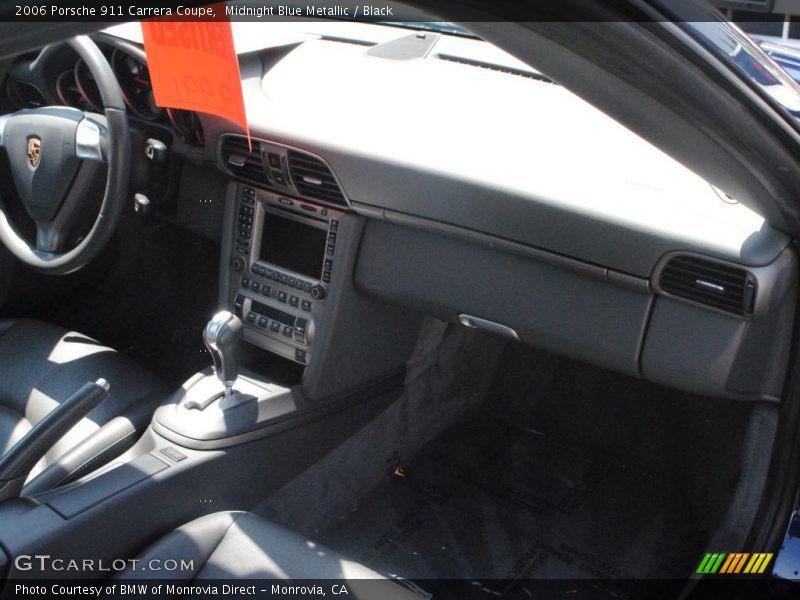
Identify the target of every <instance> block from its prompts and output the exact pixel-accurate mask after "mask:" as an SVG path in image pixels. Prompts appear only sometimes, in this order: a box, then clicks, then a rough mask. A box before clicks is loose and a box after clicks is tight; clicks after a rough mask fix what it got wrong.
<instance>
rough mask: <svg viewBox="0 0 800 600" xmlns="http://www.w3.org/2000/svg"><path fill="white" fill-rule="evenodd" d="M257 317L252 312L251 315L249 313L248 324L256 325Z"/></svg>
mask: <svg viewBox="0 0 800 600" xmlns="http://www.w3.org/2000/svg"><path fill="white" fill-rule="evenodd" d="M257 316H258V315H257V314H256V313H254V312H253V311H252V310H251V311H250V312H249V313H247V322H248V323H255V322H256V317H257Z"/></svg>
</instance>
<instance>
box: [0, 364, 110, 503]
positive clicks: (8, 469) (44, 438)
mask: <svg viewBox="0 0 800 600" xmlns="http://www.w3.org/2000/svg"><path fill="white" fill-rule="evenodd" d="M110 387H111V386H110V385H109V383H108V382H107V381H106V380H105V379H98V380H97V381H96V382H94V383H92V382H88V383H86V384H85V385H84V386H83V387H81V388H80V389H79V390H78V391H77V392H75V393H74V394H72V396H70V397H69V398H67V399H66V400H65V401H64V402H62V403H61V404H59V405H58V407H56V408H55V409H54V410H53V411H51V412H50V413H49V414H48V415H47V416H46V417H45V418H44V419H42V420H41V421H39V422H38V423H37V424H36V425H35V426H34V427H33V428H32V429H31V430H30V431H29V432H28V433H27V434H25V436H24V437H23V438H22V439H21V440H20V441H18V442H17V443H16V444H14V446H12V447H11V449H10V450H9V451H8V452H6V453H5V454H4V455H3V456H2V457H0V502H3V501H5V500H9V499H11V498H17V497H19V495H20V492H21V491H22V487H23V486H24V485H25V480H26V479H27V478H28V475H29V474H30V472H31V470H32V469H33V467H34V466H36V463H38V462H39V460H41V458H42V457H43V456H44V455H45V454H47V452H48V451H49V450H50V448H52V447H53V444H55V443H56V442H57V441H58V440H59V439H61V437H62V436H63V435H64V434H65V433H66V432H67V431H69V430H70V429H72V427H73V426H74V425H75V424H76V423H77V422H78V421H80V420H81V419H83V417H85V416H86V415H87V414H89V412H91V410H92V409H93V408H95V407H96V406H97V405H99V404H100V403H101V402H102V401H103V400H105V399H106V398H108V390H109V389H110Z"/></svg>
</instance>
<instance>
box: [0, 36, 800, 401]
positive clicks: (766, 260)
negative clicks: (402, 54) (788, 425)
mask: <svg viewBox="0 0 800 600" xmlns="http://www.w3.org/2000/svg"><path fill="white" fill-rule="evenodd" d="M320 27H322V26H320ZM365 27H368V26H365ZM370 31H372V30H370ZM381 35H391V36H393V37H394V38H396V37H397V35H398V34H397V31H392V32H390V33H388V34H387V33H385V32H384V33H382V34H381ZM378 37H380V36H378ZM97 40H98V42H99V43H100V45H101V47H102V48H103V50H104V52H106V54H107V57H108V58H109V61H110V63H111V64H112V67H113V69H114V72H115V73H116V75H117V77H118V79H119V82H120V86H121V87H122V89H123V91H124V94H125V100H126V102H127V104H128V108H129V112H130V115H131V120H132V121H133V122H134V124H135V125H137V126H138V125H142V126H156V127H158V128H161V130H163V131H167V132H169V133H170V134H172V135H174V136H175V137H176V139H177V140H179V141H180V143H176V144H174V145H173V148H172V151H173V153H174V154H175V155H177V156H178V157H179V158H182V159H186V160H187V161H191V162H193V163H194V164H195V165H196V168H195V171H193V173H196V174H197V175H198V177H197V180H198V181H200V180H201V178H200V172H201V171H203V170H206V169H208V167H211V166H213V167H214V170H215V173H216V174H217V176H219V177H222V178H223V179H224V181H225V182H226V185H223V186H222V187H221V190H222V191H220V192H219V195H220V196H221V197H220V198H219V200H220V203H221V204H223V205H224V214H221V213H220V214H219V217H220V218H222V221H223V223H222V227H221V235H220V239H221V244H222V249H221V265H222V267H221V272H220V304H221V305H223V306H226V307H228V308H230V309H232V310H235V311H236V312H237V314H239V315H240V316H241V317H242V319H243V320H244V321H245V323H246V331H247V334H246V339H248V340H249V341H250V342H252V343H254V344H256V345H258V346H261V347H264V348H267V349H269V350H271V351H273V352H275V353H278V354H280V355H282V356H284V357H285V358H288V359H290V360H293V361H295V362H298V363H301V364H303V365H306V369H307V371H309V372H312V373H314V375H313V376H314V377H315V378H316V379H317V380H318V381H323V380H324V381H329V379H330V378H328V379H326V378H325V377H324V376H323V375H322V373H323V371H325V370H327V369H334V370H335V371H336V374H335V376H337V377H338V376H341V377H343V378H344V377H345V376H344V375H343V373H346V372H347V370H348V367H347V366H345V364H346V363H347V361H348V360H350V367H349V368H352V370H353V372H354V373H357V374H356V375H353V377H356V378H357V377H361V378H363V377H365V376H366V375H365V373H367V372H369V371H370V368H369V367H368V366H367V365H369V364H371V363H370V361H374V362H375V363H376V366H375V368H374V369H373V371H377V370H378V369H379V365H378V364H377V363H379V362H380V354H381V352H377V353H376V352H374V351H372V350H370V348H374V347H379V348H381V351H382V352H387V353H390V352H391V350H390V347H391V345H392V336H395V337H398V334H397V331H399V330H398V329H392V327H387V326H386V316H385V315H384V314H383V313H382V312H381V310H377V309H374V305H373V304H370V302H373V303H375V302H377V303H378V305H380V306H393V307H397V308H398V309H400V310H402V311H412V312H413V313H415V314H417V315H420V314H425V315H432V316H435V317H438V318H441V319H444V320H447V321H451V322H460V323H462V324H466V325H467V326H475V327H484V328H487V327H488V328H490V329H491V330H493V331H495V332H501V333H503V334H507V335H510V336H511V337H514V338H515V339H518V340H520V341H522V342H524V343H528V344H531V345H534V346H538V347H541V348H543V349H546V350H549V351H552V352H556V353H560V354H565V355H568V356H571V357H575V358H578V359H580V360H584V361H587V362H591V363H595V364H599V365H601V366H603V367H606V368H609V369H613V370H616V371H620V372H624V373H627V374H630V375H633V376H637V377H644V378H647V379H649V380H652V381H656V382H659V383H663V384H665V385H669V386H672V387H676V388H680V389H683V390H686V391H689V392H693V393H701V394H707V395H712V396H726V397H734V398H740V399H754V398H757V399H766V400H777V399H779V398H780V395H781V390H782V386H783V379H784V374H785V371H786V365H787V361H788V355H789V343H790V333H791V324H792V322H793V318H794V315H793V311H794V306H795V302H796V299H797V259H796V254H795V251H794V249H793V247H792V246H791V245H790V243H789V238H788V236H786V235H785V234H784V233H782V232H781V231H779V230H777V229H775V228H773V227H771V226H770V225H769V224H768V223H766V222H765V220H764V219H763V218H762V217H760V216H759V215H758V214H756V213H754V212H753V211H751V210H750V209H748V208H747V207H745V206H742V205H740V204H738V203H737V202H736V201H735V199H732V198H730V197H728V196H726V194H725V193H724V192H723V191H721V190H718V189H716V188H714V187H713V186H711V185H710V184H708V183H707V182H706V181H704V180H702V179H701V178H699V177H697V176H696V175H695V174H693V173H692V172H691V171H689V170H688V169H686V168H685V167H683V166H682V165H680V164H678V163H677V162H675V161H674V160H672V159H671V158H669V157H668V156H666V155H665V154H663V153H661V152H660V151H659V150H658V149H656V148H654V147H652V146H650V145H649V144H647V143H646V142H644V141H643V140H641V139H640V138H638V137H637V136H635V135H634V134H632V133H631V132H630V131H628V130H626V129H625V128H624V127H622V126H620V125H618V124H617V123H616V122H614V121H612V120H611V119H610V118H608V117H606V116H605V115H603V114H602V113H601V112H599V111H597V110H596V109H594V108H593V107H591V106H590V105H588V104H586V103H585V102H583V101H581V100H579V99H578V98H576V97H575V96H573V95H572V94H571V93H570V92H568V91H566V90H564V89H563V88H561V87H560V86H558V85H556V84H554V83H553V82H551V81H549V80H546V78H543V77H541V76H540V75H537V74H535V73H532V72H529V71H526V70H525V69H524V68H521V67H520V66H519V65H515V64H514V65H512V66H507V65H508V64H509V63H508V58H507V57H504V56H502V55H499V54H497V53H494V54H493V52H494V51H493V50H492V49H491V48H490V47H488V45H487V44H485V43H484V42H481V41H480V40H453V39H449V38H448V37H447V36H442V37H441V38H440V39H438V40H437V41H436V42H435V44H434V46H433V47H434V50H433V51H432V52H431V53H430V54H428V55H426V56H425V57H420V58H417V59H415V60H412V61H402V60H389V59H386V58H381V57H379V55H378V54H370V52H369V50H370V48H373V47H375V46H378V45H380V43H381V41H380V39H375V40H372V41H369V42H367V41H365V40H359V41H357V42H354V41H352V40H350V39H340V38H335V39H334V37H332V36H328V37H326V36H324V35H312V36H310V37H307V38H306V39H305V40H303V41H296V40H295V41H292V42H289V43H286V44H283V45H280V46H278V47H273V48H266V49H258V47H256V49H254V50H251V51H249V52H245V53H242V54H240V57H239V62H240V71H241V75H242V88H243V94H244V100H245V106H246V109H247V114H248V120H249V125H250V134H251V136H252V138H253V144H252V145H250V144H249V143H248V142H247V139H246V138H245V137H243V136H241V135H240V134H238V133H234V132H236V127H235V126H234V125H233V124H231V123H229V122H227V121H225V120H223V119H219V118H217V117H214V116H211V115H207V114H195V113H189V112H186V111H176V110H169V109H161V108H159V107H158V106H156V104H155V102H154V99H153V92H152V88H151V87H150V83H149V75H148V71H147V65H146V60H145V56H144V52H143V51H142V49H141V46H140V45H139V44H137V43H136V41H135V40H132V39H123V38H120V37H114V36H111V35H108V34H102V35H100V36H98V38H97ZM62 50H63V48H62ZM476 56H479V57H480V60H477V59H476V58H474V57H476ZM487 64H488V65H493V66H490V67H489V68H487ZM444 82H446V84H445V83H444ZM31 89H34V90H35V92H38V93H39V94H40V96H41V98H36V93H35V92H32V91H31ZM321 89H322V90H326V93H325V94H321V93H319V90H321ZM420 89H425V90H427V91H426V93H424V94H420V93H419V90H420ZM6 93H7V96H8V98H7V100H8V101H9V102H10V103H11V105H12V106H11V108H16V107H19V106H35V105H36V102H48V103H49V102H55V103H66V104H69V105H71V106H76V107H78V108H81V109H82V110H96V109H98V108H99V106H98V102H99V99H98V97H97V92H96V88H95V87H94V85H93V81H92V80H91V77H90V76H89V75H88V74H87V72H86V70H85V67H83V66H82V64H81V62H80V61H79V60H77V57H75V56H70V55H69V53H68V52H66V51H61V50H58V49H56V48H54V47H51V48H50V49H48V50H46V51H45V52H42V53H41V54H38V55H31V56H26V57H21V58H20V59H18V60H17V61H16V62H15V63H14V64H13V65H11V67H10V68H9V70H8V75H7V78H6ZM487 106H490V107H495V110H491V111H487V110H486V107H487ZM531 107H535V110H531ZM387 115H388V118H385V117H386V116H387ZM382 116H383V117H384V118H381V117H382ZM354 123H356V124H358V126H357V127H354V126H353V124H354ZM367 124H368V126H367ZM183 183H184V182H182V187H181V188H180V189H178V190H177V194H178V196H179V199H180V197H181V196H182V195H186V194H195V193H197V188H198V187H199V186H200V187H201V184H200V183H196V182H195V183H194V185H193V186H191V189H189V187H188V186H183ZM179 201H180V200H179ZM192 210H195V209H192ZM195 212H196V210H195ZM193 218H194V217H189V220H192V219H193ZM209 227H211V228H216V230H217V231H219V230H220V227H219V221H214V222H213V223H211V222H210V221H209ZM371 311H373V312H371ZM412 321H413V319H412ZM397 323H398V325H397V327H399V328H400V331H403V332H404V333H403V335H406V334H407V332H405V328H406V327H407V323H408V319H407V318H405V317H404V318H399V317H398V321H397ZM381 340H383V342H382V341H381ZM384 342H385V343H384ZM348 357H349V358H348ZM337 361H338V362H337ZM331 365H334V366H333V367H332V366H331ZM342 385H343V386H344V383H343V384H342Z"/></svg>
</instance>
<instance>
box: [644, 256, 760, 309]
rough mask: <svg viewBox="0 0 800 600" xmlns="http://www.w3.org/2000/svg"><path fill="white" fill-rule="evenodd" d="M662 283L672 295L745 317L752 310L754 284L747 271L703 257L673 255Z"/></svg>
mask: <svg viewBox="0 0 800 600" xmlns="http://www.w3.org/2000/svg"><path fill="white" fill-rule="evenodd" d="M659 285H660V286H661V289H662V290H663V291H664V292H666V293H668V294H671V295H673V296H678V297H679V298H684V299H686V300H690V301H692V302H697V303H698V304H703V305H705V306H709V307H711V308H715V309H717V310H722V311H725V312H728V313H732V314H735V315H739V316H746V315H748V314H749V313H751V312H752V310H753V302H754V299H755V283H754V282H753V281H752V280H751V279H750V278H748V274H747V271H746V270H744V269H743V268H740V267H736V266H733V265H727V264H724V263H720V262H717V261H714V260H710V259H706V258H703V257H699V256H689V255H686V256H675V257H673V258H671V259H670V260H669V261H668V262H667V264H666V265H665V266H664V269H663V270H662V271H661V276H660V278H659Z"/></svg>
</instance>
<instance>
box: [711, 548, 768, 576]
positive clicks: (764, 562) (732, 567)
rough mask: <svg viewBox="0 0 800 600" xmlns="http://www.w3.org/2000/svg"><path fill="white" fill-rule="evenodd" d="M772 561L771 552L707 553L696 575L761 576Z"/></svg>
mask: <svg viewBox="0 0 800 600" xmlns="http://www.w3.org/2000/svg"><path fill="white" fill-rule="evenodd" d="M770 561H772V553H771V552H754V553H749V552H732V553H728V552H709V553H707V554H706V555H705V556H703V560H701V561H700V564H699V565H698V566H697V573H701V574H703V575H711V574H714V573H719V574H725V575H735V574H761V573H763V572H764V571H765V570H766V569H767V566H768V565H769V563H770Z"/></svg>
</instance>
